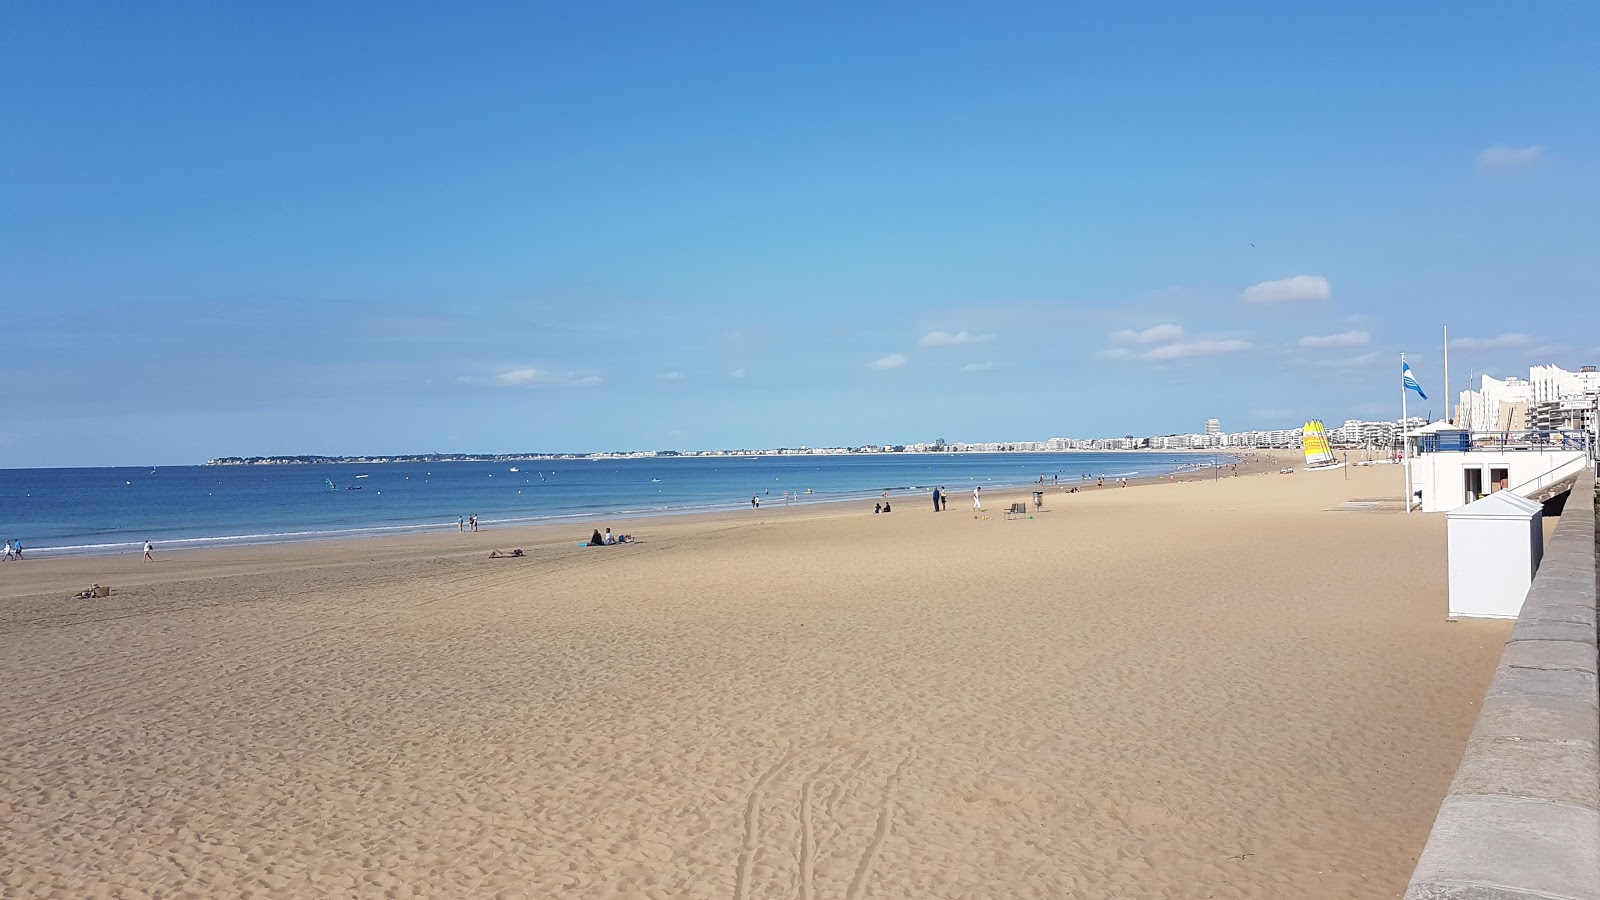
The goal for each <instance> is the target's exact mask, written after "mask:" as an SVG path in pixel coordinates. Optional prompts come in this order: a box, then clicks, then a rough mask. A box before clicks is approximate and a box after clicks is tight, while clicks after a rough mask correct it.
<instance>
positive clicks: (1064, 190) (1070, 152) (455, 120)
mask: <svg viewBox="0 0 1600 900" xmlns="http://www.w3.org/2000/svg"><path fill="white" fill-rule="evenodd" d="M1596 34H1600V6H1596V5H1594V4H1583V3H1564V4H1557V3H1551V4H1531V5H1514V4H1485V3H1460V4H1452V5H1450V7H1449V8H1448V10H1447V11H1446V10H1444V9H1442V8H1441V7H1437V6H1434V5H1430V4H1389V3H1349V4H1282V3H1277V4H1259V5H1252V4H1221V5H1215V4H1204V5H1202V4H1188V3H1183V4H1177V3H1174V4H1157V3H1152V4H1092V5H1090V4H1084V5H1079V6H1076V7H1070V6H1068V5H1066V4H1037V5H1033V4H981V5H980V4H954V3H894V2H884V3H872V4H845V3H809V4H734V3H728V4H698V3H674V4H619V3H607V2H598V3H585V4H536V3H505V4H497V3H488V2H486V3H474V4H433V3H406V2H400V3H382V4H380V3H302V2H278V3H253V4H252V3H218V4H200V3H192V2H186V3H166V2H148V3H139V4H130V3H81V2H58V3H9V4H4V5H0V383H3V385H4V395H5V400H4V402H3V403H0V467H24V466H75V465H118V464H128V465H154V464H162V465H173V464H182V463H195V462H203V461H204V460H206V459H208V458H211V457H216V456H224V455H241V456H243V455H271V454H301V453H326V454H352V455H353V454H366V453H421V452H431V451H438V452H449V451H456V452H517V451H545V450H548V451H597V450H624V449H685V448H719V447H721V448H732V447H767V446H799V445H810V446H823V445H840V444H852V445H854V444H862V443H907V442H913V441H922V440H933V439H935V438H938V437H943V438H945V439H947V440H950V441H957V440H971V441H981V440H1042V439H1046V438H1049V437H1054V436H1074V437H1092V436H1110V435H1122V434H1136V435H1145V434H1165V433H1174V432H1188V431H1197V430H1202V429H1203V427H1204V422H1205V420H1206V419H1207V418H1209V417H1212V416H1216V417H1218V418H1220V419H1221V420H1222V424H1223V427H1224V429H1226V430H1229V431H1234V430H1243V429H1249V428H1279V427H1294V426H1297V425H1298V424H1299V423H1300V422H1302V421H1304V420H1306V419H1308V418H1320V419H1323V420H1325V421H1328V422H1330V424H1331V423H1335V422H1338V421H1342V420H1343V419H1345V418H1394V417H1396V416H1397V415H1398V413H1399V410H1398V407H1399V400H1400V397H1399V394H1400V378H1399V355H1400V354H1401V353H1402V352H1405V353H1406V354H1407V359H1408V360H1410V361H1411V362H1412V365H1413V368H1414V369H1415V371H1416V373H1417V377H1418V379H1419V381H1420V382H1421V383H1422V385H1423V387H1424V389H1425V390H1427V391H1428V394H1429V397H1430V398H1432V399H1433V400H1434V401H1435V402H1434V403H1433V404H1432V410H1431V411H1432V413H1433V415H1434V416H1436V417H1437V416H1441V415H1443V414H1444V411H1445V410H1444V400H1443V397H1444V396H1445V395H1446V392H1445V390H1444V389H1443V387H1444V386H1443V377H1444V376H1443V371H1442V362H1443V360H1442V357H1443V355H1444V354H1443V345H1442V329H1443V327H1444V326H1446V325H1448V326H1449V329H1450V336H1451V338H1452V340H1453V341H1454V346H1452V348H1451V351H1450V366H1451V372H1450V374H1451V381H1452V384H1451V387H1452V388H1454V389H1455V390H1460V389H1462V388H1465V387H1466V386H1467V380H1468V378H1469V377H1470V376H1471V375H1472V374H1473V373H1474V372H1478V373H1481V372H1486V371H1487V372H1491V373H1494V374H1496V375H1499V376H1504V375H1510V374H1523V375H1526V369H1527V367H1528V366H1529V365H1530V364H1533V363H1555V364H1558V365H1562V366H1566V367H1568V368H1576V367H1577V366H1579V365H1584V364H1593V363H1600V330H1597V328H1596V325H1597V324H1600V313H1597V312H1596V306H1597V304H1596V302H1595V300H1596V286H1597V284H1600V254H1597V253H1596V252H1595V248H1596V247H1597V246H1600V221H1597V216H1600V117H1597V116H1596V105H1595V104H1596V99H1595V98H1596V97H1600V65H1596V63H1595V59H1597V58H1600V39H1597V38H1596V37H1595V35H1596ZM1421 405H1422V406H1423V407H1428V406H1429V404H1428V403H1423V404H1421ZM1415 406H1416V404H1413V410H1412V412H1413V413H1418V412H1421V413H1426V412H1428V411H1429V410H1428V409H1426V408H1424V409H1421V410H1418V409H1415Z"/></svg>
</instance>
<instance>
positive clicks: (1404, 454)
mask: <svg viewBox="0 0 1600 900" xmlns="http://www.w3.org/2000/svg"><path fill="white" fill-rule="evenodd" d="M1405 371H1406V355H1405V354H1404V353H1401V354H1400V463H1401V465H1404V466H1405V469H1406V512H1407V513H1408V514H1409V513H1410V512H1411V442H1410V441H1407V440H1406V379H1405Z"/></svg>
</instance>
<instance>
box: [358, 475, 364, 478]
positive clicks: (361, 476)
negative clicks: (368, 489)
mask: <svg viewBox="0 0 1600 900" xmlns="http://www.w3.org/2000/svg"><path fill="white" fill-rule="evenodd" d="M356 477H357V478H365V477H367V476H365V475H357V476H356Z"/></svg>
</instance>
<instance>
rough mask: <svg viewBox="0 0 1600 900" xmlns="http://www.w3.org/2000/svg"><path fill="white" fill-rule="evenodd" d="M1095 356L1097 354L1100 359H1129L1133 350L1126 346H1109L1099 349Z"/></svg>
mask: <svg viewBox="0 0 1600 900" xmlns="http://www.w3.org/2000/svg"><path fill="white" fill-rule="evenodd" d="M1095 356H1098V357H1100V358H1101V359H1131V358H1132V357H1133V351H1132V350H1129V349H1128V348H1127V347H1110V348H1108V349H1105V350H1101V351H1100V352H1099V353H1096V354H1095Z"/></svg>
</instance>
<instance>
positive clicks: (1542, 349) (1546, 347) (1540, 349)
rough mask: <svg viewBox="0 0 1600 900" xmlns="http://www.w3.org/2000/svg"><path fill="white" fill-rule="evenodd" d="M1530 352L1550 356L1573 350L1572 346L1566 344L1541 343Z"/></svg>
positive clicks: (1535, 354)
mask: <svg viewBox="0 0 1600 900" xmlns="http://www.w3.org/2000/svg"><path fill="white" fill-rule="evenodd" d="M1528 352H1529V353H1530V354H1532V355H1534V356H1544V357H1550V356H1560V355H1561V354H1563V353H1570V352H1572V348H1571V347H1569V346H1567V345H1566V344H1540V345H1539V346H1537V347H1535V348H1533V349H1532V350H1529V351H1528Z"/></svg>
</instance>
